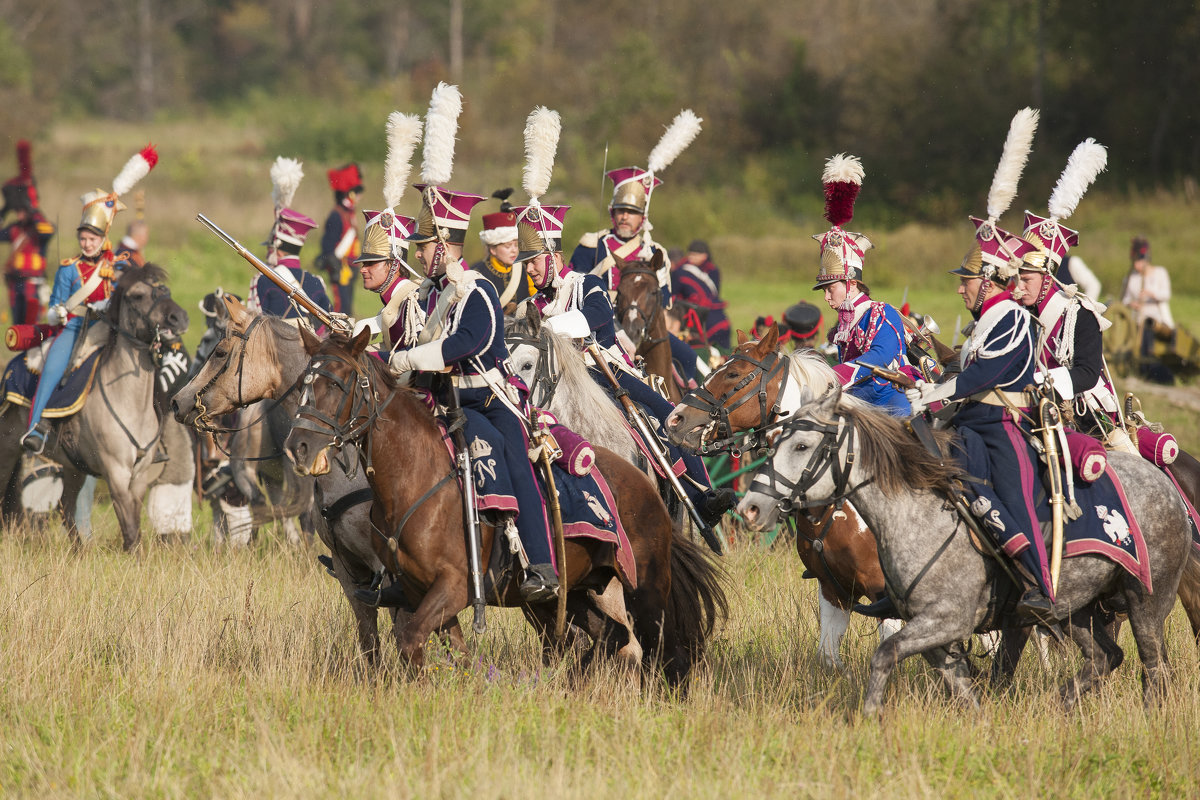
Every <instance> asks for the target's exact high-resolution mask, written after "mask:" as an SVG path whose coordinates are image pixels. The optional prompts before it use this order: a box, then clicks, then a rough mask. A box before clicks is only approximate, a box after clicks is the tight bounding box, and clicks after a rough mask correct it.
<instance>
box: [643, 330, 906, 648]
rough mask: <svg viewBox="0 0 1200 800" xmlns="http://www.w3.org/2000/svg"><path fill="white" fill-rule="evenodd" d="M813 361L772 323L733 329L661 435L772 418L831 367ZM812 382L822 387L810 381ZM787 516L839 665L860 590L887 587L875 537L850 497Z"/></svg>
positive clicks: (681, 435)
mask: <svg viewBox="0 0 1200 800" xmlns="http://www.w3.org/2000/svg"><path fill="white" fill-rule="evenodd" d="M808 352H810V353H811V352H812V351H808ZM813 359H816V361H814V360H813ZM817 361H819V362H820V365H822V366H823V365H824V360H823V359H821V358H820V357H819V356H817V355H815V354H813V355H812V356H811V358H806V357H805V356H803V355H802V353H801V354H793V355H792V356H788V355H786V354H784V353H781V352H780V351H779V329H778V328H777V327H775V326H771V328H770V329H769V330H768V331H767V334H766V335H765V336H763V338H762V339H761V340H759V341H749V340H748V338H747V336H746V334H745V333H743V332H742V331H738V346H737V348H736V349H735V350H734V351H733V353H732V354H731V355H730V356H729V360H728V361H726V362H725V363H724V364H723V365H721V367H720V368H718V369H717V370H715V371H714V372H713V374H712V375H710V376H709V377H708V380H707V381H705V382H704V386H703V387H702V388H701V389H699V390H697V391H696V392H692V393H689V394H688V395H687V397H685V398H684V400H683V402H682V403H681V404H680V405H678V406H676V408H675V410H674V411H672V412H671V415H670V416H669V417H667V421H666V426H667V436H668V437H669V438H670V439H671V441H673V442H674V443H675V444H677V445H679V446H681V447H688V448H691V449H693V450H701V451H702V452H714V451H716V450H717V449H720V447H719V446H718V447H713V446H712V445H713V442H714V441H715V440H716V439H724V440H726V442H727V443H729V444H732V441H730V440H731V438H732V437H734V435H735V434H737V433H739V432H743V431H750V430H752V429H755V428H758V427H761V426H762V425H764V424H770V423H772V422H775V421H776V419H777V418H778V417H779V415H780V412H781V411H791V410H794V409H792V408H791V407H790V404H791V402H792V401H793V400H794V399H798V397H799V395H798V394H796V395H795V398H793V394H795V391H796V389H797V387H798V386H800V385H804V384H808V385H814V384H816V383H819V382H822V381H827V380H828V379H829V377H830V376H832V372H829V373H828V375H827V374H825V371H824V370H820V369H817V368H816V367H817ZM826 369H827V368H826ZM781 387H783V394H784V396H783V397H780V388H781ZM814 390H815V391H818V392H819V391H821V388H820V387H816V386H814ZM742 449H745V445H743V446H742ZM790 523H791V525H792V526H794V528H795V531H796V551H797V552H798V553H799V554H800V560H801V561H803V562H804V566H805V567H807V568H808V570H809V572H811V573H812V575H813V576H814V577H815V578H816V579H817V583H818V584H819V585H820V587H821V592H820V600H819V605H820V612H819V613H820V617H819V620H820V622H819V630H820V633H819V640H818V651H819V653H820V657H821V660H822V662H823V663H824V664H826V665H827V666H829V667H832V668H835V669H841V668H842V660H841V656H840V650H841V643H842V638H843V637H844V636H845V634H846V629H847V627H848V626H849V624H850V610H851V609H852V608H853V607H854V604H855V603H856V602H858V601H859V600H860V599H861V598H863V597H867V598H869V599H871V600H877V599H880V598H882V597H883V596H884V595H885V594H886V590H885V586H884V579H883V570H882V568H881V567H880V566H879V555H878V553H877V552H876V547H875V537H874V536H872V535H871V531H870V530H869V529H868V528H867V525H866V523H865V522H863V520H862V517H860V516H859V514H858V511H856V510H855V508H854V506H853V505H852V504H851V503H850V502H849V501H842V502H840V503H837V504H835V505H832V506H826V507H823V508H814V509H803V510H799V511H797V512H795V513H793V514H792V515H791V518H790ZM897 627H898V623H897V622H896V621H895V620H885V621H884V622H882V623H881V624H880V627H879V635H880V637H881V638H884V637H886V636H888V635H889V634H891V633H892V632H893V631H895V630H896V628H897Z"/></svg>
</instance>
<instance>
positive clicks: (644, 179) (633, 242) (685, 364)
mask: <svg viewBox="0 0 1200 800" xmlns="http://www.w3.org/2000/svg"><path fill="white" fill-rule="evenodd" d="M681 122H682V123H684V124H682V125H681ZM699 132H700V120H699V119H697V118H696V116H695V115H694V114H692V113H691V112H690V111H684V112H681V113H680V114H679V116H677V117H676V119H675V122H673V123H672V125H671V127H670V128H669V129H668V130H667V132H666V133H664V134H663V137H662V139H661V140H659V143H658V145H657V146H656V147H655V148H654V151H653V152H651V154H650V161H649V164H650V168H649V169H648V170H644V169H642V168H641V167H621V168H619V169H614V170H609V171H608V172H607V173H606V177H607V178H608V179H609V180H610V181H612V182H613V194H612V201H611V202H610V203H609V204H608V215H609V218H610V219H611V220H612V227H611V228H609V229H607V230H600V231H595V232H592V233H585V234H584V235H583V236H582V237H580V239H579V244H578V246H576V248H575V251H574V252H573V253H571V261H570V266H571V269H573V270H575V271H576V272H590V273H593V274H595V275H599V276H601V277H605V279H606V280H607V282H608V286H607V288H608V291H610V292H615V291H616V289H617V286H618V284H620V282H621V265H622V264H624V263H625V262H627V261H645V262H649V261H650V260H651V258H653V256H654V253H655V251H657V252H659V253H661V254H662V263H663V267H662V269H661V270H659V273H658V285H659V288H660V290H661V291H662V295H663V307H664V308H665V307H667V305H669V303H670V299H671V259H670V257H669V256H668V254H667V251H666V248H664V247H663V246H662V245H660V244H658V243H657V242H655V241H653V240H652V239H651V238H650V231H651V230H652V229H653V226H652V225H651V224H650V220H649V218H648V214H649V211H650V196H651V195H652V194H653V193H654V188H655V187H656V186H659V185H660V184H662V180H661V179H660V178H659V177H658V176H657V174H656V173H657V172H659V171H661V170H662V169H664V168H665V167H666V166H667V165H668V164H670V163H671V161H673V160H674V159H675V156H677V155H678V154H679V153H680V152H682V151H683V149H684V148H686V147H687V146H688V144H690V143H691V141H692V139H693V138H695V136H696V134H698V133H699ZM606 276H607V277H606ZM668 339H669V341H670V345H671V358H672V360H674V361H675V362H676V363H677V364H679V368H680V370H681V371H682V373H683V377H684V380H686V381H692V380H694V379H695V377H696V360H697V357H696V352H695V351H694V350H692V348H691V347H689V346H688V345H687V343H686V342H684V341H683V340H681V339H680V338H679V337H677V336H675V335H673V334H668Z"/></svg>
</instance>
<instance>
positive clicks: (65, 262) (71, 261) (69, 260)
mask: <svg viewBox="0 0 1200 800" xmlns="http://www.w3.org/2000/svg"><path fill="white" fill-rule="evenodd" d="M74 263H75V259H73V258H64V259H63V260H62V261H60V262H58V265H59V266H60V267H65V266H67V265H68V264H74Z"/></svg>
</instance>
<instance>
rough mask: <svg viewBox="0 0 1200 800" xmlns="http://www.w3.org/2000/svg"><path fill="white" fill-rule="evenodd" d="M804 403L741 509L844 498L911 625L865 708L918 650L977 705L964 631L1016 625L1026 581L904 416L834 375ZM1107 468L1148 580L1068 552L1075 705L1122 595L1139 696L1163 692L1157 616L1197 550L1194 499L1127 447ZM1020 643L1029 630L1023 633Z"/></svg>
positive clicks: (1070, 686)
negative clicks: (865, 528) (989, 543)
mask: <svg viewBox="0 0 1200 800" xmlns="http://www.w3.org/2000/svg"><path fill="white" fill-rule="evenodd" d="M802 395H803V398H802V399H803V403H802V404H801V406H800V408H799V409H798V410H797V411H796V412H795V413H794V414H793V415H792V416H791V417H790V418H789V419H788V420H786V421H784V422H782V423H780V428H779V430H778V432H776V434H775V438H774V441H773V447H774V455H773V456H771V458H770V461H769V464H768V465H767V467H766V468H765V469H764V470H763V471H762V472H760V473H759V474H758V475H756V476H755V478H754V481H753V482H752V483H751V486H750V491H749V492H748V493H747V494H746V496H745V498H743V500H742V502H741V504H740V505H739V507H738V511H739V513H741V514H742V516H743V517H744V518H745V519H746V520H747V522H748V523H749V524H750V525H751V526H752V527H756V528H763V527H767V526H770V525H771V524H773V523H774V521H775V519H776V517H777V516H778V513H779V507H780V505H781V504H785V505H788V506H790V505H793V504H796V503H799V504H801V505H808V504H816V505H819V504H826V503H828V502H830V501H831V500H832V499H834V498H838V497H849V498H851V499H853V501H854V504H855V507H856V508H858V510H859V512H860V513H861V514H862V516H863V519H865V520H866V521H867V523H868V524H869V526H870V528H871V531H872V532H873V533H874V534H875V538H876V540H877V542H878V544H879V555H880V559H881V563H882V565H883V570H884V574H885V576H886V577H887V581H888V586H889V587H891V588H890V591H889V594H891V596H892V597H893V599H894V600H895V602H896V606H897V608H898V609H899V611H900V613H901V614H902V615H903V616H904V618H905V619H906V621H907V624H906V625H905V626H904V627H903V628H901V629H900V630H899V631H897V632H896V633H895V634H893V635H892V636H890V637H888V638H887V639H886V640H884V641H883V642H882V643H881V644H880V645H879V648H878V649H877V650H876V651H875V654H874V656H873V657H872V658H871V674H870V678H869V679H868V683H867V691H866V696H865V699H864V702H863V711H864V712H865V713H866V714H869V715H874V714H876V713H878V711H879V709H880V707H881V705H882V703H883V700H884V690H885V688H886V685H887V680H888V677H889V676H890V675H891V673H892V670H893V669H895V667H896V665H897V664H899V663H900V662H901V661H903V660H904V659H906V658H908V657H909V656H911V655H915V654H917V653H920V654H922V655H923V656H925V658H926V660H927V661H928V662H929V663H930V664H931V665H932V666H933V667H934V668H935V669H936V670H937V671H938V672H939V673H940V674H941V676H942V678H943V680H944V682H945V684H946V686H947V688H948V689H949V690H950V692H951V694H952V696H954V697H955V698H957V699H960V700H962V701H965V702H967V703H969V704H970V705H972V706H977V705H978V700H977V697H976V694H975V688H974V686H973V685H972V680H971V668H970V663H969V662H968V661H967V659H966V657H965V652H964V651H963V649H962V647H961V644H960V643H961V642H963V641H964V640H966V639H968V638H969V637H970V636H971V634H972V633H974V632H977V631H982V630H994V629H1004V630H1006V632H1012V631H1013V630H1015V629H1016V627H1017V626H1016V624H1015V622H1014V621H1013V620H1012V613H1013V611H1012V608H1013V606H1014V605H1015V600H1016V595H1018V594H1019V589H1018V588H1016V587H1013V586H1012V585H1011V581H1010V580H1009V579H1008V578H1007V576H1006V575H1005V573H1003V572H1002V571H1001V566H1000V564H999V562H997V561H996V560H995V559H993V558H990V557H987V556H985V555H984V554H983V553H982V552H981V550H980V548H979V544H978V543H977V542H975V541H974V540H973V537H972V535H971V533H970V532H968V531H967V530H966V526H965V525H964V523H963V520H962V519H961V518H960V517H959V515H958V512H957V511H956V510H955V508H954V507H953V505H951V504H950V503H948V502H947V498H948V496H949V495H950V493H951V492H952V491H953V490H952V488H951V482H952V481H953V480H954V478H955V477H956V476H957V474H958V472H957V467H955V466H954V465H953V464H950V463H948V462H947V461H945V460H943V459H941V458H940V457H938V456H937V455H936V454H933V453H931V452H929V451H928V450H926V449H925V447H924V446H923V445H921V444H920V443H918V442H917V441H916V439H915V438H914V437H912V436H911V435H910V434H909V433H908V431H907V430H906V429H905V427H904V423H903V421H902V420H898V419H896V418H895V417H892V416H890V415H888V414H886V413H883V412H881V411H877V410H875V409H873V408H871V407H870V406H866V405H864V404H861V403H850V402H846V399H845V398H844V396H843V395H842V393H841V389H840V387H834V388H833V389H831V390H829V391H827V392H826V393H825V394H824V396H822V397H820V398H818V399H814V396H813V393H812V392H811V390H810V389H808V388H805V389H803V390H802ZM1109 467H1110V468H1111V469H1112V470H1113V471H1114V473H1116V475H1117V476H1118V477H1119V478H1120V480H1121V483H1122V484H1123V485H1124V486H1125V488H1126V490H1127V492H1128V498H1129V501H1130V507H1131V510H1132V513H1133V515H1134V517H1135V518H1136V519H1137V521H1138V523H1139V525H1140V526H1141V530H1142V533H1143V536H1144V539H1145V545H1146V550H1147V558H1148V562H1149V567H1150V574H1151V575H1152V576H1153V584H1154V587H1153V588H1154V591H1153V594H1151V593H1149V592H1148V591H1147V590H1146V589H1145V587H1143V586H1142V584H1141V582H1140V581H1139V580H1138V579H1137V578H1135V577H1133V576H1132V575H1131V574H1130V573H1129V572H1127V571H1126V570H1125V569H1124V568H1123V567H1121V566H1119V565H1117V564H1116V563H1114V562H1112V561H1110V560H1108V559H1106V558H1102V557H1099V556H1095V555H1087V554H1084V555H1078V556H1074V557H1071V558H1067V559H1064V560H1063V562H1062V569H1061V573H1060V576H1059V581H1058V589H1057V592H1056V596H1055V602H1054V608H1055V610H1056V611H1057V612H1058V613H1059V614H1060V615H1062V616H1065V620H1064V627H1065V628H1066V631H1067V633H1068V635H1069V636H1070V638H1071V639H1073V640H1074V641H1075V643H1076V644H1077V645H1078V646H1079V648H1080V650H1081V651H1082V652H1083V655H1084V659H1085V663H1084V665H1083V667H1082V668H1081V669H1080V670H1079V672H1078V673H1077V674H1076V675H1074V676H1072V678H1070V679H1069V680H1068V681H1067V682H1066V683H1065V684H1064V685H1063V686H1062V689H1061V697H1062V699H1063V701H1064V703H1065V704H1066V706H1067V707H1068V708H1070V707H1073V706H1074V704H1075V703H1077V702H1078V700H1079V698H1080V697H1081V696H1082V695H1083V694H1085V693H1086V692H1088V691H1089V690H1091V689H1092V688H1094V687H1095V685H1096V684H1097V683H1098V682H1099V681H1100V680H1101V679H1103V678H1104V677H1106V676H1107V675H1108V674H1109V673H1111V672H1112V671H1113V670H1114V669H1116V667H1117V666H1119V665H1120V663H1121V662H1122V660H1123V659H1124V654H1123V652H1122V650H1121V648H1120V646H1118V645H1117V643H1116V642H1115V641H1114V640H1113V639H1112V638H1111V636H1110V635H1109V634H1108V632H1107V630H1106V628H1105V626H1104V623H1105V622H1106V621H1107V620H1106V617H1107V616H1108V615H1107V613H1106V612H1105V611H1103V609H1102V608H1101V607H1100V604H1099V603H1097V602H1096V601H1098V600H1100V601H1106V602H1113V601H1114V600H1116V601H1117V602H1122V601H1123V605H1124V606H1125V607H1126V608H1127V609H1128V615H1129V623H1130V626H1131V628H1132V630H1133V636H1134V639H1135V640H1136V641H1137V645H1138V654H1139V655H1140V657H1141V660H1142V664H1143V668H1144V677H1143V697H1144V700H1145V702H1146V703H1147V704H1150V703H1153V702H1156V701H1159V700H1161V699H1162V697H1163V695H1164V693H1165V691H1166V687H1167V652H1166V641H1165V639H1164V636H1163V623H1164V621H1165V620H1166V617H1167V614H1169V613H1170V611H1171V608H1172V607H1173V606H1174V603H1175V592H1176V589H1177V588H1178V585H1179V579H1180V576H1181V575H1182V572H1183V566H1184V562H1185V560H1186V556H1187V551H1188V550H1189V549H1190V548H1191V541H1190V534H1189V530H1190V527H1189V520H1188V511H1187V507H1186V506H1185V504H1184V502H1183V500H1182V498H1181V497H1180V496H1179V494H1178V492H1176V491H1175V487H1174V486H1173V485H1172V484H1171V482H1170V479H1169V478H1168V477H1167V476H1166V475H1164V474H1163V473H1162V472H1161V471H1160V470H1158V469H1157V468H1156V467H1154V466H1153V465H1152V464H1150V463H1149V462H1147V461H1146V460H1145V459H1142V458H1141V457H1139V456H1135V455H1131V454H1128V453H1110V454H1109ZM1022 643H1023V642H1022Z"/></svg>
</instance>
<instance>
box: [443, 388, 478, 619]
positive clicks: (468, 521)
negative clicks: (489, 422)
mask: <svg viewBox="0 0 1200 800" xmlns="http://www.w3.org/2000/svg"><path fill="white" fill-rule="evenodd" d="M450 397H451V401H452V402H453V403H454V405H453V407H452V408H451V409H450V411H449V413H448V414H447V415H446V416H447V421H448V422H449V425H448V426H447V427H448V428H449V429H450V435H451V436H452V437H453V439H454V449H455V451H456V452H457V459H458V471H459V474H460V475H461V476H462V499H463V521H464V523H465V525H466V535H467V573H468V577H469V578H470V580H471V605H472V606H474V608H475V619H474V622H473V623H472V626H471V627H472V628H473V629H474V631H475V633H477V634H481V633H483V632H484V631H485V630H487V622H486V621H485V620H484V618H483V610H484V607H485V606H486V605H487V601H486V600H485V599H484V597H483V565H482V564H481V561H480V555H479V551H480V550H482V549H483V545H482V543H481V537H480V535H479V509H477V508H476V507H475V474H474V472H473V471H472V469H471V451H470V450H469V449H468V447H467V434H466V424H467V417H466V414H464V413H463V410H462V403H461V402H460V400H459V397H458V386H456V385H455V384H454V382H453V381H451V384H450Z"/></svg>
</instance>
